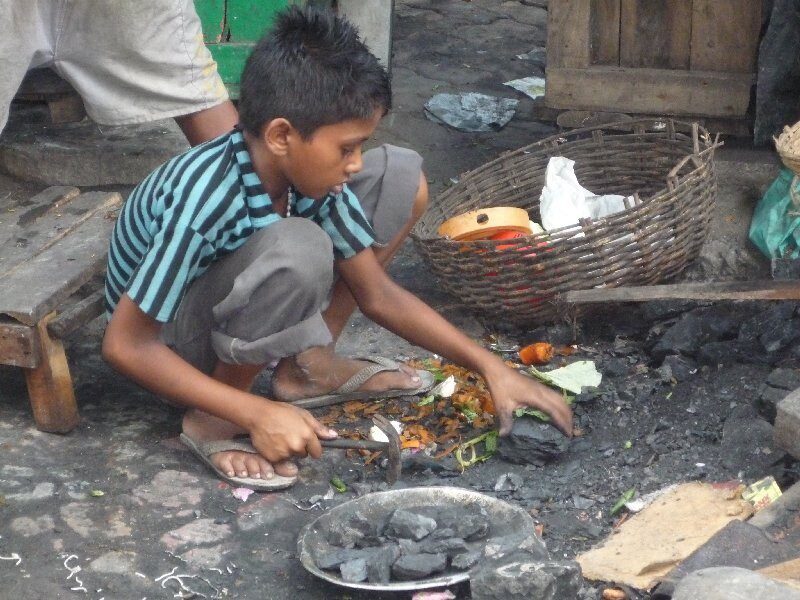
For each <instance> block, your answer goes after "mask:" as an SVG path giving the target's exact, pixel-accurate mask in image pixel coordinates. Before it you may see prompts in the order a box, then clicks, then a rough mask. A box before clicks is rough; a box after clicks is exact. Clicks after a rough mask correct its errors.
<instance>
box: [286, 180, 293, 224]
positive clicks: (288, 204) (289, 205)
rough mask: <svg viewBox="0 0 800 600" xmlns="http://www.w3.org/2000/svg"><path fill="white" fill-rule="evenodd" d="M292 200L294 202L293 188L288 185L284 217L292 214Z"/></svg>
mask: <svg viewBox="0 0 800 600" xmlns="http://www.w3.org/2000/svg"><path fill="white" fill-rule="evenodd" d="M292 202H294V188H292V187H290V188H289V190H288V191H287V192H286V218H289V217H291V216H292Z"/></svg>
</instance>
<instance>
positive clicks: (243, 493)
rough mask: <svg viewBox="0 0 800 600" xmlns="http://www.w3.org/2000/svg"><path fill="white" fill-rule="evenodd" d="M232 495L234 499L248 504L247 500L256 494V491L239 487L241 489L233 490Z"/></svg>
mask: <svg viewBox="0 0 800 600" xmlns="http://www.w3.org/2000/svg"><path fill="white" fill-rule="evenodd" d="M231 493H232V494H233V497H234V498H238V499H239V500H241V501H242V502H247V499H248V498H249V497H250V494H253V493H255V492H254V490H251V489H250V488H246V487H239V488H234V489H233V490H231Z"/></svg>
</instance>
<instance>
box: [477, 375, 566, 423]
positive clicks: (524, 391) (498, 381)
mask: <svg viewBox="0 0 800 600" xmlns="http://www.w3.org/2000/svg"><path fill="white" fill-rule="evenodd" d="M503 367H504V369H503V370H502V371H500V372H498V373H497V374H496V375H494V376H492V375H489V376H487V377H486V383H487V385H488V386H489V391H490V392H491V394H492V401H493V402H494V408H495V412H496V413H497V418H498V420H499V422H500V435H501V436H503V435H508V434H509V433H511V427H512V426H513V425H514V411H515V410H516V409H518V408H525V407H530V408H536V409H538V410H541V411H543V412H545V413H547V414H548V415H550V418H551V419H552V420H553V424H554V425H555V426H556V427H558V428H559V429H560V430H561V431H562V432H564V435H566V436H567V437H572V409H570V407H569V405H568V404H567V403H566V402H565V401H564V398H563V397H562V396H561V395H560V394H559V393H558V392H556V391H555V390H553V389H551V388H549V387H547V386H546V385H543V384H541V383H539V382H538V381H536V380H534V379H531V378H530V377H527V376H526V375H523V374H521V373H519V372H517V371H515V370H514V369H512V368H510V367H507V366H505V365H503Z"/></svg>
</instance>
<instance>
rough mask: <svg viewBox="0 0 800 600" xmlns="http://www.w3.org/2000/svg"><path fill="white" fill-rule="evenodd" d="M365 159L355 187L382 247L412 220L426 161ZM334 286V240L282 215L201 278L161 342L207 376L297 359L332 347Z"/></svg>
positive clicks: (386, 156) (410, 155)
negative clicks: (220, 366) (327, 313)
mask: <svg viewBox="0 0 800 600" xmlns="http://www.w3.org/2000/svg"><path fill="white" fill-rule="evenodd" d="M363 161H364V167H363V169H362V170H361V171H360V172H359V173H358V174H356V176H354V177H353V180H352V183H351V184H350V185H349V187H350V189H351V190H352V191H353V192H354V193H355V194H356V196H357V197H358V199H359V200H360V202H361V205H362V208H363V209H364V213H365V214H366V216H367V218H368V219H369V220H370V222H371V223H372V226H373V228H374V229H375V233H376V234H377V238H378V239H377V243H378V244H380V245H384V244H386V243H388V242H389V241H390V240H391V239H392V238H393V237H394V236H395V235H396V234H397V233H398V232H399V231H400V230H402V229H403V227H404V226H405V225H406V223H408V220H409V219H410V217H411V209H412V206H413V203H414V198H415V197H416V194H417V190H418V186H419V178H420V173H421V169H422V158H421V157H420V156H419V154H417V153H416V152H414V151H412V150H407V149H403V148H397V147H394V146H389V145H384V146H381V147H379V148H375V149H374V150H370V151H368V152H366V153H365V154H364V157H363ZM333 282H334V264H333V245H332V242H331V240H330V238H329V237H328V235H327V234H326V233H325V232H324V231H323V230H322V228H320V227H319V226H318V225H317V224H316V223H314V222H313V221H311V220H309V219H304V218H299V217H289V218H286V219H282V220H281V221H280V222H278V223H275V224H273V225H270V226H268V227H265V228H264V229H261V230H259V231H257V232H256V233H254V234H253V235H251V236H250V238H249V239H248V240H247V242H245V244H244V245H243V246H242V247H241V248H239V249H238V250H236V251H235V252H233V253H232V254H230V255H228V256H226V257H224V258H222V259H220V260H218V261H217V262H215V263H214V264H213V265H212V266H211V267H210V268H209V269H208V271H206V272H205V273H204V274H203V275H202V276H201V277H199V278H198V279H196V280H195V281H194V282H193V283H192V284H191V286H190V287H189V290H188V291H187V293H186V296H185V297H184V299H183V301H182V302H181V305H180V307H179V309H178V313H177V316H176V319H175V321H174V322H172V323H168V324H167V325H166V326H165V327H164V329H163V333H162V337H163V339H164V341H165V342H166V343H167V344H169V345H170V346H171V347H172V348H173V349H174V350H175V351H176V352H177V353H178V354H179V355H180V356H182V357H183V358H184V359H185V360H187V361H188V362H189V363H191V364H192V365H194V366H195V367H197V368H199V369H200V370H202V371H203V372H205V373H210V372H211V371H212V370H213V369H214V366H215V365H216V363H217V361H218V360H220V361H222V362H225V363H228V364H247V365H262V364H268V363H270V362H273V361H275V360H277V359H280V358H283V357H286V356H293V355H295V354H298V353H300V352H303V351H304V350H308V349H309V348H311V347H313V346H323V345H326V344H329V343H330V342H331V341H332V337H331V333H330V331H329V330H328V327H327V325H326V324H325V322H324V321H323V319H322V314H321V313H322V311H323V310H324V309H325V308H326V307H327V305H328V301H329V296H330V291H331V288H332V287H333Z"/></svg>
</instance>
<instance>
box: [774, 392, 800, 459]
mask: <svg viewBox="0 0 800 600" xmlns="http://www.w3.org/2000/svg"><path fill="white" fill-rule="evenodd" d="M773 436H774V439H775V445H776V446H778V447H780V448H783V449H784V450H786V451H787V452H788V453H789V454H791V455H792V456H794V457H795V458H798V459H800V389H797V390H795V391H793V392H792V393H790V394H789V395H788V396H786V398H784V399H783V400H781V401H780V402H779V403H778V413H777V415H776V416H775V429H774V431H773Z"/></svg>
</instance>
